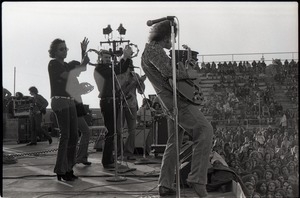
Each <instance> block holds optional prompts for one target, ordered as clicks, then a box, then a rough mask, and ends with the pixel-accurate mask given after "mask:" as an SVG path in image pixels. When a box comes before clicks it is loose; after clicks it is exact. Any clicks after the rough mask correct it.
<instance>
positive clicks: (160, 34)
mask: <svg viewBox="0 0 300 198" xmlns="http://www.w3.org/2000/svg"><path fill="white" fill-rule="evenodd" d="M174 33H175V36H176V35H177V25H176V23H174ZM170 37H171V22H170V21H169V20H165V21H162V22H159V23H157V24H155V25H154V26H153V27H152V29H151V30H150V35H149V38H148V40H149V42H151V41H157V42H159V41H162V40H164V39H165V38H170Z"/></svg>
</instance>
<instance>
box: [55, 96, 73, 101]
mask: <svg viewBox="0 0 300 198" xmlns="http://www.w3.org/2000/svg"><path fill="white" fill-rule="evenodd" d="M53 98H55V99H59V98H62V99H67V100H74V98H72V97H66V96H53V97H52V98H51V99H53Z"/></svg>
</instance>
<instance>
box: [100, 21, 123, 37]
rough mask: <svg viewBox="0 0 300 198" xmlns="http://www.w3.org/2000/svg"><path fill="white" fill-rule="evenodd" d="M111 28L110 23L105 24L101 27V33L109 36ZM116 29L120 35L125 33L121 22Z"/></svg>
mask: <svg viewBox="0 0 300 198" xmlns="http://www.w3.org/2000/svg"><path fill="white" fill-rule="evenodd" d="M112 31H113V30H112V29H111V26H110V25H107V27H106V28H103V34H104V35H107V36H109V34H111V33H112ZM117 31H118V32H119V34H120V35H125V34H126V29H125V28H124V27H123V25H122V23H120V26H119V27H118V29H117Z"/></svg>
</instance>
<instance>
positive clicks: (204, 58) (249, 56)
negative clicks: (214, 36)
mask: <svg viewBox="0 0 300 198" xmlns="http://www.w3.org/2000/svg"><path fill="white" fill-rule="evenodd" d="M199 57H200V58H199ZM200 59H201V60H200ZM274 59H280V60H281V61H285V60H288V61H291V60H295V61H298V60H299V55H298V52H265V53H263V52H262V53H238V54H202V55H198V61H199V63H208V62H215V63H219V62H229V61H232V62H233V61H235V62H240V61H242V62H243V61H248V62H252V61H254V60H255V61H264V62H265V63H266V64H271V63H272V61H273V60H274Z"/></svg>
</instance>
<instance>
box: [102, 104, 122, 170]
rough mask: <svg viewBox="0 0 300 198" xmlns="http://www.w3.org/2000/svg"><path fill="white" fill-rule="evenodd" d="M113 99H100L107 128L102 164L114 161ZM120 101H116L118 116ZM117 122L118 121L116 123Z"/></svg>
mask: <svg viewBox="0 0 300 198" xmlns="http://www.w3.org/2000/svg"><path fill="white" fill-rule="evenodd" d="M113 102H114V101H113V100H112V99H110V100H103V99H101V100H100V108H101V113H102V116H103V119H104V125H105V126H106V128H107V133H106V135H105V141H104V142H105V143H104V149H103V155H102V165H103V166H105V165H108V164H112V163H114V161H115V160H114V156H113V151H114V130H115V126H114V108H113V107H114V106H113ZM118 112H119V110H118V102H116V118H117V117H118ZM116 124H117V123H116Z"/></svg>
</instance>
